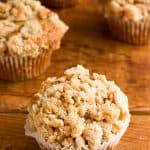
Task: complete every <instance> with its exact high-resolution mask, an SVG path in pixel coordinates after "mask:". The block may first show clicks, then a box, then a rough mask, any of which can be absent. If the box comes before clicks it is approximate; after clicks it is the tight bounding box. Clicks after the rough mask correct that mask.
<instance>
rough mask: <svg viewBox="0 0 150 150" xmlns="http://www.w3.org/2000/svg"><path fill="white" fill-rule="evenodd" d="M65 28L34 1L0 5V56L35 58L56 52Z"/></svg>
mask: <svg viewBox="0 0 150 150" xmlns="http://www.w3.org/2000/svg"><path fill="white" fill-rule="evenodd" d="M67 29H68V27H67V26H66V25H65V24H64V23H63V22H62V21H61V20H60V19H59V17H58V15H57V14H56V13H54V12H52V11H50V10H49V9H47V8H45V7H44V6H42V5H41V4H40V2H39V1H35V0H7V2H6V3H4V2H0V54H4V53H7V54H10V55H18V56H21V57H26V56H31V57H36V56H38V55H39V54H40V53H41V52H42V51H43V50H48V49H51V50H55V49H58V48H59V47H60V40H61V38H62V37H63V35H64V33H65V32H66V31H67Z"/></svg>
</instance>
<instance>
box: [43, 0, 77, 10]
mask: <svg viewBox="0 0 150 150" xmlns="http://www.w3.org/2000/svg"><path fill="white" fill-rule="evenodd" d="M41 1H42V3H43V4H44V5H46V6H47V7H50V8H51V7H52V8H65V7H72V6H75V5H76V4H77V3H78V0H41Z"/></svg>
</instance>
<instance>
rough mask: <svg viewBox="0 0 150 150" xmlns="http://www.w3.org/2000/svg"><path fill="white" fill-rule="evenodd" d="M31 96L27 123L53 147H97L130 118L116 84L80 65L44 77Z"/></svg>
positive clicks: (124, 97) (126, 102) (113, 134)
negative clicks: (36, 90)
mask: <svg viewBox="0 0 150 150" xmlns="http://www.w3.org/2000/svg"><path fill="white" fill-rule="evenodd" d="M35 99H36V100H35V101H34V102H33V104H32V105H31V106H30V108H29V116H28V120H27V124H28V126H29V128H30V130H32V132H33V133H34V132H35V133H37V135H38V136H39V137H42V138H43V139H44V141H45V142H46V143H48V144H52V145H54V146H55V148H56V149H63V148H64V149H71V148H72V149H77V150H81V149H83V150H84V149H85V150H88V149H90V150H97V149H98V148H99V147H100V146H101V145H102V144H103V143H104V142H108V141H109V140H110V139H111V138H112V137H114V136H116V135H117V134H118V133H119V132H120V131H121V130H122V129H123V128H124V127H125V126H126V125H125V124H127V123H129V120H130V114H129V110H128V99H127V97H126V96H125V95H124V94H123V92H122V91H121V90H120V88H119V87H118V86H117V85H116V84H115V83H114V82H113V81H107V80H106V78H105V76H104V75H99V74H97V73H93V74H91V75H90V73H89V70H88V69H85V68H84V67H82V66H80V65H78V66H77V67H74V68H71V69H68V70H66V71H65V72H64V76H62V77H60V78H56V77H52V78H48V79H47V80H46V81H45V82H43V84H42V87H41V89H40V91H39V93H37V94H36V95H35Z"/></svg>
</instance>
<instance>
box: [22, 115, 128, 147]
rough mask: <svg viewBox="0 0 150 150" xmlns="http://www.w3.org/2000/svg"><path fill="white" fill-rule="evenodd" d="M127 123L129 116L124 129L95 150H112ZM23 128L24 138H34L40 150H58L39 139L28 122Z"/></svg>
mask: <svg viewBox="0 0 150 150" xmlns="http://www.w3.org/2000/svg"><path fill="white" fill-rule="evenodd" d="M129 123H130V116H128V117H127V118H126V120H125V123H124V127H123V128H122V130H121V131H120V132H119V133H117V134H116V135H114V136H113V137H112V138H111V139H110V140H109V141H108V142H104V143H103V144H102V145H101V146H100V147H99V148H98V149H97V150H112V149H114V148H115V147H116V146H117V145H118V143H119V141H120V139H121V138H122V136H123V135H124V134H125V132H126V130H127V128H128V126H129ZM24 128H25V134H26V136H30V137H33V138H35V139H36V141H37V143H38V144H39V146H40V149H41V150H59V148H57V147H56V145H54V144H49V143H47V142H45V141H44V139H43V138H42V137H40V136H39V135H38V134H37V133H36V132H35V131H32V129H31V128H30V125H29V122H28V120H26V125H25V127H24ZM63 150H74V149H73V148H69V149H66V148H64V149H63Z"/></svg>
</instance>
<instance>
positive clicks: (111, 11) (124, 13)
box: [100, 0, 150, 21]
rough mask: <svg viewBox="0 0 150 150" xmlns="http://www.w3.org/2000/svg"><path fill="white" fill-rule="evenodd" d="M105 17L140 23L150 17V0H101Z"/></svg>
mask: <svg viewBox="0 0 150 150" xmlns="http://www.w3.org/2000/svg"><path fill="white" fill-rule="evenodd" d="M100 2H101V5H102V8H103V9H102V10H103V12H104V14H105V17H110V16H117V17H121V18H123V19H124V20H132V21H140V20H145V19H149V17H150V0H100Z"/></svg>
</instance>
